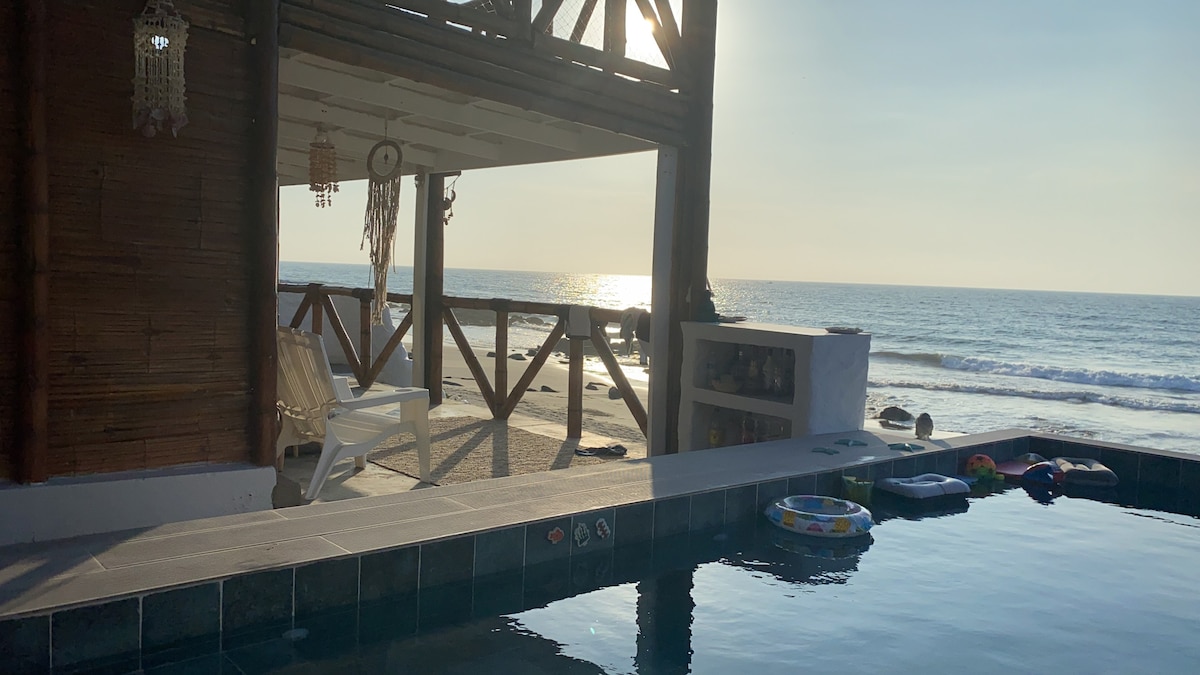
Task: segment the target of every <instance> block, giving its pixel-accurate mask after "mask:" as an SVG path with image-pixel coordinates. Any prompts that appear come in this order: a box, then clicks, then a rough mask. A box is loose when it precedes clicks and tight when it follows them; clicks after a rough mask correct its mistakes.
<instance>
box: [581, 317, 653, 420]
mask: <svg viewBox="0 0 1200 675" xmlns="http://www.w3.org/2000/svg"><path fill="white" fill-rule="evenodd" d="M592 345H593V346H595V348H596V353H597V354H599V355H600V360H601V361H603V362H604V367H605V368H607V369H608V374H609V375H611V376H612V379H613V384H614V385H616V387H617V390H618V391H620V392H621V398H623V399H625V406H626V407H627V408H629V412H630V413H631V414H632V415H633V419H634V421H636V422H637V423H638V428H640V429H641V430H642V435H643V436H645V435H646V434H647V429H646V409H645V408H644V407H642V402H641V401H639V400H638V397H637V392H635V391H634V390H633V386H632V385H630V384H629V378H627V377H625V371H623V370H621V364H619V363H617V357H616V356H614V355H613V353H612V347H611V346H610V345H609V344H608V338H607V337H605V335H604V333H603V332H602V331H601V330H600V327H599V326H597V325H596V324H595V323H593V324H592Z"/></svg>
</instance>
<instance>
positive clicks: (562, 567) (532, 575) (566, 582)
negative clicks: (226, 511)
mask: <svg viewBox="0 0 1200 675" xmlns="http://www.w3.org/2000/svg"><path fill="white" fill-rule="evenodd" d="M570 595H571V561H570V559H568V558H562V559H558V560H550V561H547V562H543V563H539V564H536V565H530V566H528V567H526V568H525V589H524V594H523V595H522V600H521V604H522V605H524V607H525V609H533V608H535V607H544V606H545V605H548V604H550V603H551V602H554V601H555V600H562V599H563V598H566V597H568V596H570Z"/></svg>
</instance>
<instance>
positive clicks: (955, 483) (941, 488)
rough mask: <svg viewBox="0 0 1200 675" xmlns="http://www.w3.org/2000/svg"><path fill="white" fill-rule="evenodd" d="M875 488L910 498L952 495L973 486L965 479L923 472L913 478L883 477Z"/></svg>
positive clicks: (967, 491) (968, 490)
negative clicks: (965, 481) (964, 480)
mask: <svg viewBox="0 0 1200 675" xmlns="http://www.w3.org/2000/svg"><path fill="white" fill-rule="evenodd" d="M875 489H876V490H882V491H884V492H890V493H892V494H894V495H899V496H901V497H907V498H908V499H933V498H935V497H952V496H956V495H967V494H969V493H970V492H971V486H969V485H967V484H966V483H964V482H963V481H961V480H959V479H957V478H950V477H949V476H943V475H941V474H936V473H923V474H921V475H920V476H913V477H912V478H883V479H880V480H876V481H875Z"/></svg>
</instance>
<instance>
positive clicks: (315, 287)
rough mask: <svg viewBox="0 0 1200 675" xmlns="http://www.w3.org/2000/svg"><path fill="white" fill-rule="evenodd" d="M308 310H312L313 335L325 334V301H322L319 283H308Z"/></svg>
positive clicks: (322, 294) (322, 295)
mask: <svg viewBox="0 0 1200 675" xmlns="http://www.w3.org/2000/svg"><path fill="white" fill-rule="evenodd" d="M307 295H308V299H309V300H311V302H310V304H309V311H311V312H312V332H313V334H314V335H324V334H325V303H324V302H322V301H321V300H322V298H323V297H324V295H325V294H324V293H322V292H321V284H309V285H308V293H307Z"/></svg>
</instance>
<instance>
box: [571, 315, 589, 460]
mask: <svg viewBox="0 0 1200 675" xmlns="http://www.w3.org/2000/svg"><path fill="white" fill-rule="evenodd" d="M585 339H586V338H577V337H573V338H571V340H570V342H571V348H570V365H568V366H567V438H579V437H580V436H582V435H583V341H584V340H585Z"/></svg>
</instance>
